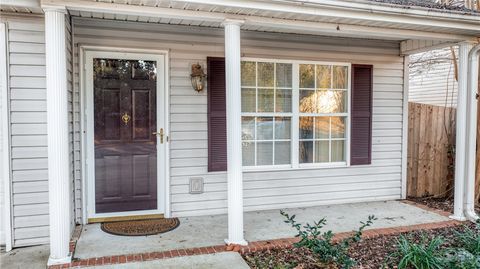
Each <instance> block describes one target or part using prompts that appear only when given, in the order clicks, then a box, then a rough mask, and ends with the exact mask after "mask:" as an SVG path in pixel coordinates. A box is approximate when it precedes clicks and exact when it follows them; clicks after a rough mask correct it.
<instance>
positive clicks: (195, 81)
mask: <svg viewBox="0 0 480 269" xmlns="http://www.w3.org/2000/svg"><path fill="white" fill-rule="evenodd" d="M206 78H207V75H205V73H204V72H203V68H202V66H201V65H200V64H199V63H196V64H192V73H191V74H190V80H191V82H192V87H193V89H194V90H195V91H197V92H201V91H203V89H204V87H205V80H206Z"/></svg>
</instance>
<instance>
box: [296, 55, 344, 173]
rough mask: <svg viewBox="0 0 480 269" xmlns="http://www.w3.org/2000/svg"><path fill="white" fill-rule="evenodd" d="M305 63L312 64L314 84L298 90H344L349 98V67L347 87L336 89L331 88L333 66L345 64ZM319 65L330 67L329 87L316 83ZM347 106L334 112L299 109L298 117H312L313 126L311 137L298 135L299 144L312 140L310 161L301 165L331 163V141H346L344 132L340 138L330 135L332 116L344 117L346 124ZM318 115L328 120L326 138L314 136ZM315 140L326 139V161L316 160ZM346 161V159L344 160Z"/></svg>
mask: <svg viewBox="0 0 480 269" xmlns="http://www.w3.org/2000/svg"><path fill="white" fill-rule="evenodd" d="M300 65H303V63H301V64H300ZM306 65H313V66H314V70H313V74H314V81H313V82H314V86H313V88H301V87H299V90H300V91H302V90H304V91H305V90H306V91H313V92H315V93H317V92H319V91H327V92H328V91H340V92H346V94H347V97H346V98H347V99H349V91H348V87H349V82H350V78H349V74H350V68H348V66H347V81H346V85H347V88H342V89H337V88H333V86H334V84H333V82H334V81H333V76H334V75H333V74H334V67H335V66H345V65H336V64H318V63H317V64H312V63H308V64H306ZM319 65H323V66H329V67H330V86H331V87H329V88H322V87H318V86H319V85H317V83H318V80H317V68H318V66H319ZM299 71H300V70H299ZM299 101H300V100H299ZM345 105H346V106H349V102H346V104H345ZM348 110H349V109H348V107H346V111H347V112H334V113H309V112H300V111H299V117H313V118H314V119H313V126H312V138H301V137H300V136H298V143H299V146H300V143H301V142H312V162H305V163H301V164H302V165H303V164H310V163H331V162H332V141H346V134H344V137H342V138H336V137H332V117H343V118H345V121H344V122H345V125H346V122H347V118H348V115H349V113H348ZM319 117H328V120H329V132H328V138H317V137H316V135H317V134H316V123H317V118H319ZM345 127H346V126H345ZM346 129H347V128H345V131H346ZM316 141H328V162H320V161H318V160H316V147H317V145H316V143H315V142H316ZM346 146H347V145H346V143H344V153H343V156H344V157H345V158H346V157H347V154H346V152H347V149H346ZM298 154H300V151H299V152H298ZM345 161H346V160H345Z"/></svg>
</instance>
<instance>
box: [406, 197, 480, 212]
mask: <svg viewBox="0 0 480 269" xmlns="http://www.w3.org/2000/svg"><path fill="white" fill-rule="evenodd" d="M408 200H410V201H413V202H416V203H419V204H423V205H426V206H428V207H430V208H434V209H440V210H443V211H446V212H450V213H453V198H433V197H425V198H413V197H410V198H408ZM475 209H476V211H477V212H480V205H477V206H476V207H475Z"/></svg>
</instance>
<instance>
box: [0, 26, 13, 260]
mask: <svg viewBox="0 0 480 269" xmlns="http://www.w3.org/2000/svg"><path fill="white" fill-rule="evenodd" d="M7 42H8V37H7V24H6V23H0V54H1V57H0V74H1V75H0V76H1V77H0V81H1V82H0V87H1V88H0V90H1V92H0V96H1V98H0V100H1V102H2V103H1V122H2V123H3V124H2V126H1V130H0V134H1V135H0V137H1V143H2V145H1V149H2V151H1V152H0V153H1V166H0V167H1V168H2V169H1V172H2V175H1V178H2V179H3V195H4V201H3V209H2V216H1V218H2V220H3V221H4V224H3V225H4V226H3V228H4V231H0V232H1V233H3V236H4V238H5V249H6V251H10V250H12V216H11V196H12V195H11V180H10V128H9V125H10V119H9V118H10V117H9V105H8V102H9V94H8V89H9V88H8V68H7V66H8V57H7V56H8V46H7ZM2 243H3V242H2Z"/></svg>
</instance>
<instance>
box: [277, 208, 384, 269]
mask: <svg viewBox="0 0 480 269" xmlns="http://www.w3.org/2000/svg"><path fill="white" fill-rule="evenodd" d="M280 214H282V216H284V217H285V218H286V220H285V223H288V224H290V225H291V226H292V227H293V228H295V229H296V230H297V232H298V234H297V235H296V236H297V237H300V241H299V242H298V243H295V244H294V245H293V246H294V247H295V248H306V249H309V250H310V251H311V252H312V253H313V255H314V257H315V258H317V259H318V260H319V262H320V264H323V265H330V264H331V265H335V266H337V267H338V268H342V269H348V268H351V267H352V266H353V265H355V260H354V259H352V258H351V257H350V255H349V247H350V245H351V244H352V243H353V242H359V241H360V240H361V237H362V232H363V230H364V229H365V228H367V227H369V226H371V225H372V224H373V221H374V220H376V218H375V216H373V215H372V216H369V217H368V220H367V221H366V222H363V221H362V222H360V223H361V226H360V228H359V229H358V230H357V231H356V232H355V233H354V234H353V235H352V236H350V237H348V238H346V239H343V240H341V241H340V242H338V243H334V242H333V237H334V236H335V234H334V233H333V232H332V231H331V230H329V231H326V232H322V228H323V227H324V226H325V224H326V223H327V220H326V219H325V218H322V219H320V220H319V221H315V222H314V223H313V225H312V224H310V223H306V224H305V225H302V224H301V223H298V222H297V221H296V220H295V215H292V216H290V215H289V214H287V213H286V212H284V211H280Z"/></svg>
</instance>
